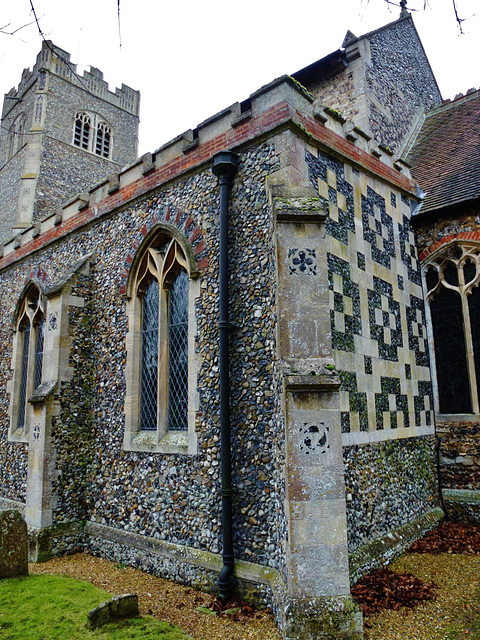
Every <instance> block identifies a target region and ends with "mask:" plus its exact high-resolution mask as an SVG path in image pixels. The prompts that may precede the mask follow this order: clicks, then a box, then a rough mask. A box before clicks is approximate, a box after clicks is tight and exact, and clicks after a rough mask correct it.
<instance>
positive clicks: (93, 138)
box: [73, 111, 112, 158]
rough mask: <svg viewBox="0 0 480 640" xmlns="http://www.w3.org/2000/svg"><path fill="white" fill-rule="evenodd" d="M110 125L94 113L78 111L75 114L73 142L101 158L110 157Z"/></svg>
mask: <svg viewBox="0 0 480 640" xmlns="http://www.w3.org/2000/svg"><path fill="white" fill-rule="evenodd" d="M111 143H112V127H111V126H110V125H109V124H107V123H106V122H105V121H104V120H102V118H100V117H99V116H98V115H96V114H95V113H87V112H86V111H79V112H77V113H76V114H75V122H74V127H73V144H74V145H75V146H76V147H80V148H81V149H85V151H90V152H91V153H95V154H96V155H97V156H101V157H102V158H110V152H111V146H112V145H111Z"/></svg>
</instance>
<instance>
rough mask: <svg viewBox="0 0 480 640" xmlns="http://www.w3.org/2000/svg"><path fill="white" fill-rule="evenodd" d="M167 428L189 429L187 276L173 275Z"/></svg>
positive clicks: (169, 318) (181, 272)
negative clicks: (174, 276)
mask: <svg viewBox="0 0 480 640" xmlns="http://www.w3.org/2000/svg"><path fill="white" fill-rule="evenodd" d="M168 349H169V353H168V428H169V429H170V430H172V431H184V430H187V429H188V422H187V410H188V275H187V273H186V272H185V271H183V270H182V271H180V273H179V274H178V275H177V277H176V278H175V280H174V282H173V285H172V288H171V289H170V296H169V308H168Z"/></svg>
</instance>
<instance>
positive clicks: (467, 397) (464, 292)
mask: <svg viewBox="0 0 480 640" xmlns="http://www.w3.org/2000/svg"><path fill="white" fill-rule="evenodd" d="M424 268H425V283H426V286H427V300H428V302H429V303H430V316H431V321H432V329H433V342H434V353H435V368H436V376H437V388H438V407H439V410H440V412H441V413H450V414H451V413H479V412H480V411H479V407H480V399H479V393H478V392H479V388H480V289H479V284H480V247H479V246H478V245H474V244H468V243H466V244H462V243H454V244H453V245H451V246H450V247H449V248H448V249H447V251H446V252H444V253H442V254H440V255H437V256H435V257H434V258H433V259H431V260H430V261H429V262H428V263H427V264H426V265H425V267H424Z"/></svg>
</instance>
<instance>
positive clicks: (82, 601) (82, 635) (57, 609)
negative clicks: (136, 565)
mask: <svg viewBox="0 0 480 640" xmlns="http://www.w3.org/2000/svg"><path fill="white" fill-rule="evenodd" d="M111 598H112V594H110V593H108V592H107V591H103V590H102V589H98V588H97V587H95V586H93V585H92V584H90V583H89V582H83V581H81V580H75V579H74V578H69V577H67V576H51V575H38V576H29V577H25V578H8V579H4V580H0V638H1V640H17V639H18V640H77V639H78V640H80V639H81V640H84V639H85V640H88V639H89V638H97V639H104V640H109V639H110V638H115V640H123V639H125V640H127V639H128V640H131V639H137V638H138V639H140V638H141V639H142V640H149V639H152V640H153V639H154V638H155V639H158V640H190V637H189V636H187V635H186V634H184V633H183V632H182V631H181V630H180V629H178V627H174V626H172V625H169V624H167V623H166V622H160V621H159V620H156V619H155V618H151V617H139V618H133V619H130V620H122V621H118V622H117V623H114V624H108V625H105V626H103V627H101V628H99V629H95V630H89V629H87V628H86V622H87V613H88V612H89V611H90V610H91V609H93V608H94V607H96V606H97V605H99V604H100V603H101V602H105V601H106V600H110V599H111Z"/></svg>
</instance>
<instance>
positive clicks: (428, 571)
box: [365, 553, 480, 640]
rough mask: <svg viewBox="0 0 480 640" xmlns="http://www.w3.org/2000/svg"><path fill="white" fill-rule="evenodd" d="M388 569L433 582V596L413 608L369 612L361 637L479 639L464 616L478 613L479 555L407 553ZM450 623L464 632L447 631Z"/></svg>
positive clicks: (372, 639)
mask: <svg viewBox="0 0 480 640" xmlns="http://www.w3.org/2000/svg"><path fill="white" fill-rule="evenodd" d="M390 569H392V570H393V571H396V572H397V573H411V574H413V575H414V576H416V577H417V578H420V579H421V580H423V581H424V582H434V583H435V584H436V585H437V587H438V589H437V598H436V600H431V601H428V602H423V603H421V604H419V605H417V606H416V607H415V609H413V610H410V609H405V608H402V609H400V610H399V611H380V612H378V613H375V614H372V615H371V616H369V617H368V618H367V620H366V634H365V640H446V639H449V638H457V637H458V638H471V639H472V640H479V636H478V635H473V634H472V633H471V631H470V630H469V629H468V627H469V625H468V619H469V617H471V616H477V619H478V616H480V594H479V590H480V555H459V554H447V553H441V554H438V555H432V554H418V553H409V554H406V555H404V556H402V557H401V558H399V559H398V560H396V561H395V562H393V563H392V564H391V565H390ZM368 625H371V628H368ZM451 627H458V628H460V629H462V630H463V631H464V632H465V633H464V635H459V636H456V635H450V634H449V632H448V629H449V628H451Z"/></svg>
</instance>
